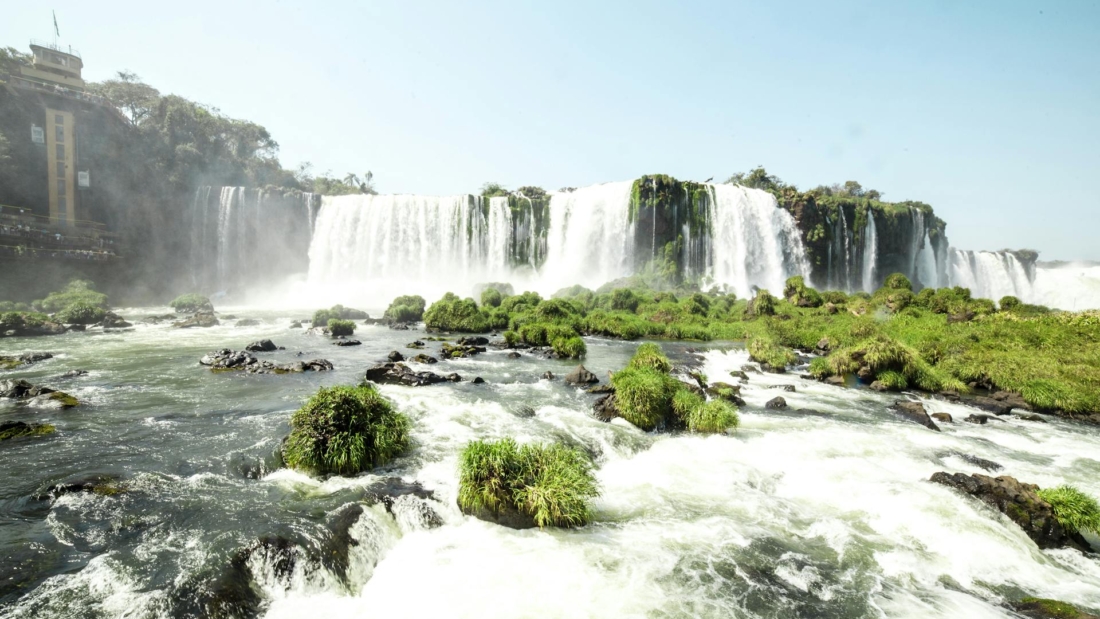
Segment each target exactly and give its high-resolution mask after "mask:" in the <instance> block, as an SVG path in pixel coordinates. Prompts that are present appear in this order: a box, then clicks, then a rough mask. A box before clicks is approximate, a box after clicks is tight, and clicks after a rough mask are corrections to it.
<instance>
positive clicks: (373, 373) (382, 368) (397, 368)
mask: <svg viewBox="0 0 1100 619" xmlns="http://www.w3.org/2000/svg"><path fill="white" fill-rule="evenodd" d="M456 376H457V374H456ZM366 379H367V380H369V381H371V382H373V383H379V384H383V385H405V386H408V387H424V386H426V385H434V384H437V383H442V382H444V381H446V380H447V378H445V377H443V376H440V375H439V374H436V373H434V372H427V371H424V372H414V371H413V370H411V369H409V366H407V365H405V364H404V363H392V362H391V363H381V364H379V365H376V366H373V367H371V368H370V369H368V370H367V374H366Z"/></svg>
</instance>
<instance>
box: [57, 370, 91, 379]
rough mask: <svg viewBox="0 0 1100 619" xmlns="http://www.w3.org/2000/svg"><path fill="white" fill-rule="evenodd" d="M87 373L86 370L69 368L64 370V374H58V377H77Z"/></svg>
mask: <svg viewBox="0 0 1100 619" xmlns="http://www.w3.org/2000/svg"><path fill="white" fill-rule="evenodd" d="M87 375H88V370H69V371H68V372H65V373H64V374H62V375H61V376H58V378H77V377H79V376H87Z"/></svg>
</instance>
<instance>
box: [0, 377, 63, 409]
mask: <svg viewBox="0 0 1100 619" xmlns="http://www.w3.org/2000/svg"><path fill="white" fill-rule="evenodd" d="M0 398H8V399H12V400H22V401H25V402H27V403H29V404H31V405H34V406H39V407H42V408H72V407H74V406H76V405H77V404H78V402H77V400H76V398H74V397H73V396H71V395H69V394H67V393H65V392H64V391H57V390H56V389H50V388H49V387H42V386H39V385H33V384H31V383H29V382H27V381H25V380H23V379H21V378H15V379H10V378H9V379H6V380H0Z"/></svg>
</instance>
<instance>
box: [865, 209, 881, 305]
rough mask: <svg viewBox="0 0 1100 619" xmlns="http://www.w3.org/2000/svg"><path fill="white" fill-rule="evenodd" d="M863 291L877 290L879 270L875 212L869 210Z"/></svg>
mask: <svg viewBox="0 0 1100 619" xmlns="http://www.w3.org/2000/svg"><path fill="white" fill-rule="evenodd" d="M863 235H864V236H863V290H865V291H872V290H874V289H875V284H876V280H875V269H876V268H878V233H877V232H876V231H875V215H874V211H872V210H870V209H868V210H867V228H866V229H865V230H864V233H863Z"/></svg>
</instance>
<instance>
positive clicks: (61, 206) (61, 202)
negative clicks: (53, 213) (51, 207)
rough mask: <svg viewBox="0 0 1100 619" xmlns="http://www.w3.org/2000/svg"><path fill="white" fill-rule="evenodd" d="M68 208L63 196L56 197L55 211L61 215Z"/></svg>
mask: <svg viewBox="0 0 1100 619" xmlns="http://www.w3.org/2000/svg"><path fill="white" fill-rule="evenodd" d="M68 209H69V203H68V201H67V200H65V196H61V197H59V198H58V199H57V211H58V212H59V213H61V214H62V215H64V214H65V211H67V210H68Z"/></svg>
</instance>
